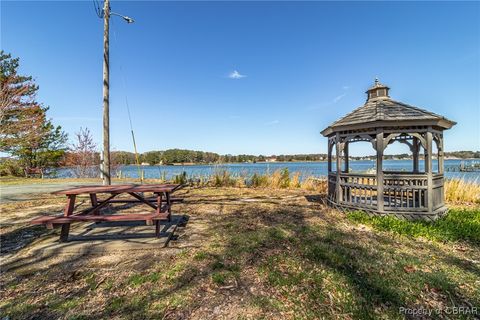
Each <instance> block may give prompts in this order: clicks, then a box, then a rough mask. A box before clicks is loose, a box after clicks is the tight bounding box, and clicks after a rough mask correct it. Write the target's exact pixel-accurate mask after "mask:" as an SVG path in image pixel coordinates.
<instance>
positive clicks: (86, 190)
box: [52, 184, 135, 195]
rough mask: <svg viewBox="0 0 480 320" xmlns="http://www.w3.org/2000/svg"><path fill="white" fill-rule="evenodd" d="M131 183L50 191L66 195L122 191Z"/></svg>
mask: <svg viewBox="0 0 480 320" xmlns="http://www.w3.org/2000/svg"><path fill="white" fill-rule="evenodd" d="M133 186H135V185H133V184H123V185H122V184H120V185H111V186H103V185H90V186H82V187H76V188H70V189H65V190H59V191H55V192H52V194H66V195H79V194H89V193H122V192H125V190H128V189H130V188H132V187H133Z"/></svg>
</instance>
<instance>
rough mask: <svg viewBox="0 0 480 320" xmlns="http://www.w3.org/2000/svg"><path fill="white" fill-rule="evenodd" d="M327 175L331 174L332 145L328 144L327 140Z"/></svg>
mask: <svg viewBox="0 0 480 320" xmlns="http://www.w3.org/2000/svg"><path fill="white" fill-rule="evenodd" d="M327 161H328V173H330V172H332V145H331V144H330V139H329V140H328V155H327Z"/></svg>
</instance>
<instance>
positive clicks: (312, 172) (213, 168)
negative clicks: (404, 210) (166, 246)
mask: <svg viewBox="0 0 480 320" xmlns="http://www.w3.org/2000/svg"><path fill="white" fill-rule="evenodd" d="M462 161H463V163H465V164H467V163H471V160H445V168H447V167H450V166H452V167H453V166H457V167H458V166H459V165H460V163H461V162H462ZM383 165H384V170H392V171H412V170H413V165H412V161H411V160H385V161H384V163H383ZM333 167H334V168H335V164H334V166H333ZM423 167H424V164H423V161H420V170H423ZM433 167H434V171H436V170H437V163H436V161H435V162H434V164H433ZM283 168H288V170H289V171H290V172H291V173H293V172H300V173H301V175H302V176H303V177H307V176H316V177H324V176H326V175H327V163H326V162H272V163H235V164H222V165H194V166H141V170H143V171H144V176H145V178H152V179H158V178H160V177H165V178H166V179H171V178H172V177H174V176H176V175H179V174H181V173H182V172H184V171H185V172H186V173H187V175H188V177H194V178H199V177H206V176H210V175H212V174H214V173H216V172H219V171H223V170H228V171H229V172H231V173H232V174H233V175H241V176H250V175H253V174H254V173H258V174H265V173H272V172H274V171H275V170H278V169H283ZM350 168H351V170H352V171H353V172H366V171H367V170H373V169H374V168H375V161H369V160H363V161H351V162H350ZM119 170H121V173H122V176H123V177H129V178H138V168H137V166H135V165H130V166H122V167H120V168H119ZM57 176H58V177H71V176H72V172H71V170H70V169H68V168H63V169H60V170H59V171H58V172H57ZM445 176H446V177H447V178H460V179H464V180H468V181H476V182H477V183H480V172H445Z"/></svg>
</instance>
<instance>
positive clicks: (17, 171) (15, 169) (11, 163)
mask: <svg viewBox="0 0 480 320" xmlns="http://www.w3.org/2000/svg"><path fill="white" fill-rule="evenodd" d="M24 175H25V174H24V172H23V168H22V166H21V165H20V162H19V161H18V160H14V159H6V160H3V161H1V162H0V176H15V177H21V176H24Z"/></svg>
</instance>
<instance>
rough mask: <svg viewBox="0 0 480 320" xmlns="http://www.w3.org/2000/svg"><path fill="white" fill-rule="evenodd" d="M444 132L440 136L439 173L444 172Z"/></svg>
mask: <svg viewBox="0 0 480 320" xmlns="http://www.w3.org/2000/svg"><path fill="white" fill-rule="evenodd" d="M443 160H444V153H443V134H442V135H440V136H439V137H438V173H441V174H443V172H444V168H443V166H444V164H443Z"/></svg>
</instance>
